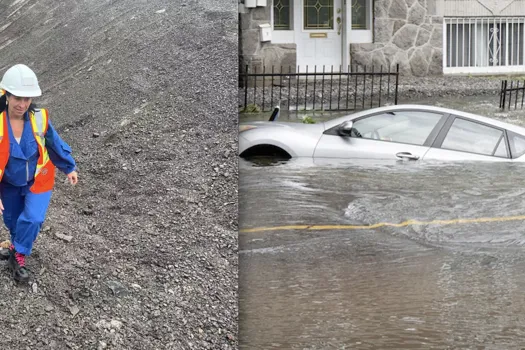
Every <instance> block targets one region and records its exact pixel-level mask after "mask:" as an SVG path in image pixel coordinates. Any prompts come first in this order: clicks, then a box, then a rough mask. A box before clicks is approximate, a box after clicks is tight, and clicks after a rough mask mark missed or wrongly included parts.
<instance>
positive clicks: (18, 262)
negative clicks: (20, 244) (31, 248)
mask: <svg viewBox="0 0 525 350" xmlns="http://www.w3.org/2000/svg"><path fill="white" fill-rule="evenodd" d="M25 258H26V257H25V255H23V254H20V253H17V252H16V250H14V249H13V252H12V254H11V255H10V256H9V269H10V270H11V273H12V275H13V278H14V279H15V280H16V281H18V282H27V281H29V271H27V269H26V267H25V263H26V261H25Z"/></svg>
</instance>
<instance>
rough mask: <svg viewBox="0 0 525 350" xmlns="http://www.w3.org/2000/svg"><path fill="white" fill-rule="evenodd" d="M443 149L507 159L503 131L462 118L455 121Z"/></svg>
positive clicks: (442, 146)
mask: <svg viewBox="0 0 525 350" xmlns="http://www.w3.org/2000/svg"><path fill="white" fill-rule="evenodd" d="M503 147H504V148H503ZM441 148H443V149H448V150H453V151H463V152H470V153H476V154H483V155H487V156H499V157H507V150H506V146H505V139H504V135H503V130H500V129H496V128H493V127H490V126H486V125H483V124H480V123H476V122H472V121H468V120H465V119H461V118H456V119H455V120H454V122H453V123H452V126H451V127H450V130H449V131H448V133H447V136H445V139H444V140H443V143H442V145H441Z"/></svg>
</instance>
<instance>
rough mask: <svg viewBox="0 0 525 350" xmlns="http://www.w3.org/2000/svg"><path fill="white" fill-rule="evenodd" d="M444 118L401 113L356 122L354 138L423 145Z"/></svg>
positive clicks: (410, 112) (440, 115)
mask: <svg viewBox="0 0 525 350" xmlns="http://www.w3.org/2000/svg"><path fill="white" fill-rule="evenodd" d="M441 117H443V115H442V114H439V113H432V112H423V111H406V112H405V111H399V112H388V113H382V114H377V115H373V116H371V117H366V118H363V119H359V120H356V121H355V122H354V125H353V130H352V131H353V132H352V136H354V135H355V136H357V137H362V138H366V139H373V140H382V141H392V142H400V143H408V144H413V145H420V146H421V145H423V144H424V143H425V141H426V139H427V138H428V136H429V135H430V133H431V132H432V130H433V129H434V127H435V126H436V125H437V123H438V122H439V120H440V119H441Z"/></svg>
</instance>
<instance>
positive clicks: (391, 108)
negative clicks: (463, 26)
mask: <svg viewBox="0 0 525 350" xmlns="http://www.w3.org/2000/svg"><path fill="white" fill-rule="evenodd" d="M405 109H417V110H425V111H428V112H438V113H444V114H454V115H456V116H459V117H465V118H470V119H473V120H477V121H480V122H482V123H487V124H492V125H494V126H497V127H500V128H504V129H507V130H510V131H514V132H516V133H519V134H523V135H525V128H524V127H521V126H517V125H515V124H510V123H507V122H503V121H500V120H497V119H494V118H489V117H484V116H481V115H478V114H473V113H468V112H464V111H459V110H457V109H452V108H445V107H438V106H431V105H421V104H400V105H392V106H384V107H376V108H371V109H367V110H364V111H359V112H357V113H354V114H351V115H346V116H344V117H339V118H335V119H332V120H331V121H329V122H327V123H326V124H327V127H328V128H330V127H332V126H335V125H337V124H339V123H341V122H343V121H344V120H348V118H349V117H351V118H352V119H354V118H359V117H361V116H365V115H368V114H373V113H380V112H394V111H399V110H405ZM332 122H333V123H332ZM328 124H331V125H328Z"/></svg>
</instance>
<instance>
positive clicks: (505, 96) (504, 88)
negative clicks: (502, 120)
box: [501, 80, 507, 110]
mask: <svg viewBox="0 0 525 350" xmlns="http://www.w3.org/2000/svg"><path fill="white" fill-rule="evenodd" d="M504 83H505V84H504V86H503V99H502V102H501V108H502V109H503V110H505V100H506V98H507V80H505V81H504Z"/></svg>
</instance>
